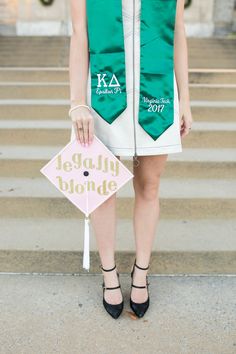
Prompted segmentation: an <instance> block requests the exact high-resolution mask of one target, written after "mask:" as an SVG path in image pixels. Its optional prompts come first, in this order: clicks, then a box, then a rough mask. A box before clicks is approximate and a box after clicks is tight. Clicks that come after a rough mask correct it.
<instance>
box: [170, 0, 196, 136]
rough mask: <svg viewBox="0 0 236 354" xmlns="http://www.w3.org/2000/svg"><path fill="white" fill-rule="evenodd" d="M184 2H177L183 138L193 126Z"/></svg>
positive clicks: (176, 53)
mask: <svg viewBox="0 0 236 354" xmlns="http://www.w3.org/2000/svg"><path fill="white" fill-rule="evenodd" d="M184 4H185V1H184V0H177V9H176V23H175V43H174V45H175V51H174V52H175V58H174V61H175V75H176V81H177V86H178V94H179V114H180V129H181V130H180V132H181V137H184V136H185V135H187V134H188V133H189V129H190V128H191V125H192V122H193V120H192V114H191V107H190V95H189V80H188V49H187V39H186V34H185V27H184Z"/></svg>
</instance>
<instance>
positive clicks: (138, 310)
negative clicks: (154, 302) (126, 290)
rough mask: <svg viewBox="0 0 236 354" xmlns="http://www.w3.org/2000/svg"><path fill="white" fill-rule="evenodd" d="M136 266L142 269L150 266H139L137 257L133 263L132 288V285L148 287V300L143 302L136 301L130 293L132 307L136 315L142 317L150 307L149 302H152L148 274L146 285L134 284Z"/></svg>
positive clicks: (140, 287)
mask: <svg viewBox="0 0 236 354" xmlns="http://www.w3.org/2000/svg"><path fill="white" fill-rule="evenodd" d="M134 267H137V268H139V269H141V270H147V269H149V266H148V267H146V268H142V267H140V266H138V265H137V264H136V259H135V262H134V265H133V269H132V272H131V278H132V284H131V288H132V287H134V288H137V289H145V288H147V292H148V298H147V300H146V301H145V302H142V303H137V302H134V301H133V300H132V299H131V295H130V307H131V309H132V310H133V311H134V313H135V315H136V316H137V317H139V318H140V317H143V316H144V314H145V312H146V311H147V309H148V307H149V303H150V300H149V290H148V286H149V282H148V277H147V276H146V285H143V286H138V285H134V284H133V274H134Z"/></svg>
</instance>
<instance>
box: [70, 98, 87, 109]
mask: <svg viewBox="0 0 236 354" xmlns="http://www.w3.org/2000/svg"><path fill="white" fill-rule="evenodd" d="M80 104H81V105H85V106H87V105H88V104H87V101H86V100H81V99H78V98H77V99H71V100H70V106H71V108H72V107H74V106H77V105H80Z"/></svg>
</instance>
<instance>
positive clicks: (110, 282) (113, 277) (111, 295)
mask: <svg viewBox="0 0 236 354" xmlns="http://www.w3.org/2000/svg"><path fill="white" fill-rule="evenodd" d="M113 268H114V267H113ZM101 269H102V267H101ZM102 273H103V277H104V278H103V279H104V284H105V287H107V288H109V287H116V286H119V279H118V275H117V269H116V268H114V270H112V271H104V270H102ZM104 299H105V301H106V302H108V303H109V304H112V305H117V304H120V303H121V302H122V300H123V296H122V292H121V288H118V289H113V290H112V291H110V290H106V289H104Z"/></svg>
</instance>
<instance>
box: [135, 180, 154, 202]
mask: <svg viewBox="0 0 236 354" xmlns="http://www.w3.org/2000/svg"><path fill="white" fill-rule="evenodd" d="M133 182H134V183H133V185H134V191H135V194H138V195H139V196H141V197H142V198H143V199H145V200H149V201H151V200H155V199H156V198H157V196H158V192H159V185H160V176H155V177H149V178H145V179H142V180H139V179H134V181H133Z"/></svg>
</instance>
